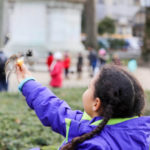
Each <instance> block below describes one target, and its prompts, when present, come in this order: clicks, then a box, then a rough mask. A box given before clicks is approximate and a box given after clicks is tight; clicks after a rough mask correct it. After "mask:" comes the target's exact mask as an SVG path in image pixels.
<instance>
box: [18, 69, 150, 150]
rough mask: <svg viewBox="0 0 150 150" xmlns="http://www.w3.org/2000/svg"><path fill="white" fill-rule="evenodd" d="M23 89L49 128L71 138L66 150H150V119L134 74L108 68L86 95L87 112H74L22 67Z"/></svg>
mask: <svg viewBox="0 0 150 150" xmlns="http://www.w3.org/2000/svg"><path fill="white" fill-rule="evenodd" d="M17 78H18V81H19V82H21V83H20V86H19V89H20V90H21V91H22V93H23V95H24V96H25V97H26V101H27V103H28V105H29V107H30V108H31V109H34V110H35V112H36V114H37V116H38V117H39V119H40V120H41V122H42V123H43V125H45V126H50V127H51V128H52V130H54V131H55V132H57V133H59V134H61V135H63V136H64V137H66V140H65V141H64V143H63V144H62V146H61V147H60V150H149V145H150V117H142V116H141V115H142V110H143V108H144V105H145V101H144V92H143V89H142V88H141V86H140V84H139V83H138V82H137V81H136V79H134V78H133V77H132V76H131V75H130V74H128V73H127V72H126V71H124V70H123V69H121V68H118V67H116V66H104V67H103V68H102V70H101V72H100V74H98V75H97V76H95V77H94V78H93V79H92V81H91V83H90V85H89V87H88V89H87V90H86V91H85V93H84V94H83V106H84V110H85V112H84V113H83V112H81V111H78V110H77V111H73V110H71V108H70V107H69V106H68V105H67V103H66V102H65V101H63V100H60V99H59V98H58V97H57V96H55V95H54V94H53V93H52V92H51V91H50V90H49V89H48V88H46V87H43V86H42V85H41V84H39V83H38V82H36V81H35V80H34V79H33V78H32V77H31V74H30V72H29V71H28V70H27V69H26V67H25V66H22V67H17Z"/></svg>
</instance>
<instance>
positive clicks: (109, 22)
mask: <svg viewBox="0 0 150 150" xmlns="http://www.w3.org/2000/svg"><path fill="white" fill-rule="evenodd" d="M114 32H115V21H114V20H113V19H111V18H109V17H105V18H104V19H103V20H102V21H101V22H99V24H98V33H99V34H101V35H103V34H104V33H109V34H113V33H114Z"/></svg>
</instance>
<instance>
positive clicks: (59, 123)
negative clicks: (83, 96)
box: [16, 66, 83, 136]
mask: <svg viewBox="0 0 150 150" xmlns="http://www.w3.org/2000/svg"><path fill="white" fill-rule="evenodd" d="M16 73H17V78H18V81H19V82H20V86H19V89H20V91H21V92H22V94H23V95H24V96H25V98H26V101H27V104H28V105H29V107H30V108H31V109H34V110H35V112H36V115H37V116H38V118H39V119H40V121H41V122H42V123H43V125H45V126H50V127H51V128H52V129H53V130H54V131H55V132H58V133H60V134H62V135H63V136H66V122H65V120H66V119H74V120H77V121H79V120H80V119H81V117H82V115H83V113H82V112H81V111H73V110H71V108H70V107H69V106H68V104H67V103H66V102H65V101H63V100H60V99H59V98H58V97H57V96H55V94H53V93H52V92H51V91H50V90H49V89H48V88H46V87H43V86H42V85H41V84H40V83H38V82H36V81H35V80H34V79H33V78H32V77H31V74H30V72H29V71H28V70H27V68H26V67H25V66H22V67H21V68H20V67H18V66H17V71H16Z"/></svg>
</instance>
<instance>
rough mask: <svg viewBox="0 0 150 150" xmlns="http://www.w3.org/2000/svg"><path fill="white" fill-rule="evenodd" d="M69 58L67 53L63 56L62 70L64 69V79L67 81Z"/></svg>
mask: <svg viewBox="0 0 150 150" xmlns="http://www.w3.org/2000/svg"><path fill="white" fill-rule="evenodd" d="M70 62H71V60H70V57H69V55H68V53H66V54H65V55H64V69H65V78H66V79H68V78H69V77H68V74H69V68H70Z"/></svg>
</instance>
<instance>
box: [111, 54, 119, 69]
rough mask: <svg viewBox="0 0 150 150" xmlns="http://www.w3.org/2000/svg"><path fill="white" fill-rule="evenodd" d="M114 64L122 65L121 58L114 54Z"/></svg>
mask: <svg viewBox="0 0 150 150" xmlns="http://www.w3.org/2000/svg"><path fill="white" fill-rule="evenodd" d="M112 63H113V64H114V65H118V66H120V65H121V61H120V58H119V56H118V55H117V54H114V55H113V58H112Z"/></svg>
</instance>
